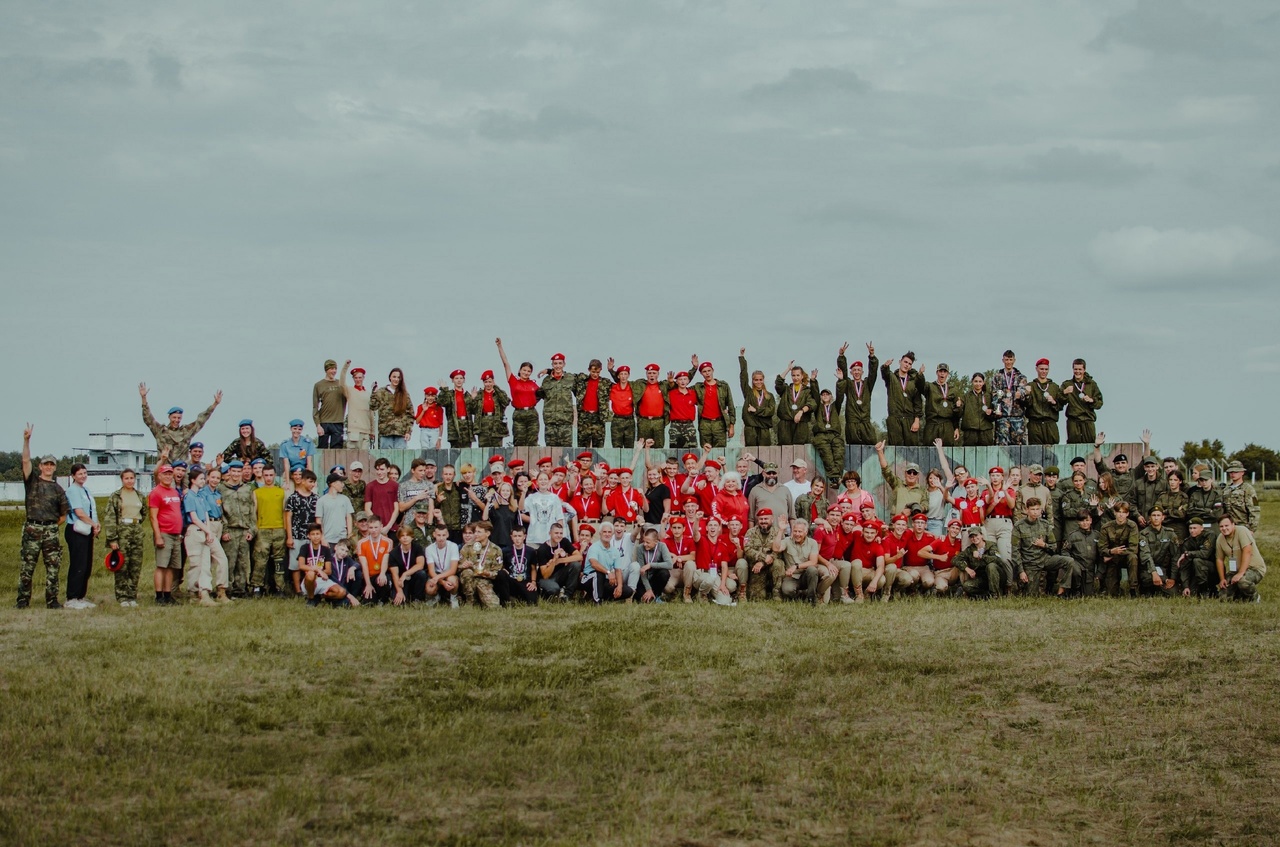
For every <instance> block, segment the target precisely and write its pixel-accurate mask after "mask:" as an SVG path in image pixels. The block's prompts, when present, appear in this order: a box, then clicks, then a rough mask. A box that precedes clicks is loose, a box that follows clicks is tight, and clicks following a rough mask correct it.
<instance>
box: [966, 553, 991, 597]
mask: <svg viewBox="0 0 1280 847" xmlns="http://www.w3.org/2000/svg"><path fill="white" fill-rule="evenodd" d="M984 561H985V564H984V565H983V566H982V567H980V568H974V570H973V572H974V573H975V574H977V576H972V577H971V576H969V574H967V573H965V572H964V571H963V570H962V571H960V590H961V591H963V592H964V596H966V597H975V598H984V597H999V596H1000V580H1001V576H1000V563H999V562H998V561H997V560H996V559H986V558H985V557H984Z"/></svg>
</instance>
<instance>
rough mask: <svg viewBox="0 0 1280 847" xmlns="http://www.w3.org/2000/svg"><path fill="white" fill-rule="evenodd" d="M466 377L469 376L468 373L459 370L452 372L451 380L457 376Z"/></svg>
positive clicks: (450, 374)
mask: <svg viewBox="0 0 1280 847" xmlns="http://www.w3.org/2000/svg"><path fill="white" fill-rule="evenodd" d="M466 375H467V372H466V371H464V370H462V369H461V368H459V369H458V370H456V371H450V373H449V379H453V378H454V377H455V376H466Z"/></svg>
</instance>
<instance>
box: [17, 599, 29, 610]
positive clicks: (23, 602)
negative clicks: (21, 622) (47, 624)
mask: <svg viewBox="0 0 1280 847" xmlns="http://www.w3.org/2000/svg"><path fill="white" fill-rule="evenodd" d="M14 608H16V609H30V608H31V601H30V600H19V601H18V605H17V606H15V607H14Z"/></svg>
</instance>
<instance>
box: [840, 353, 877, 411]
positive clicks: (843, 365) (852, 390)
mask: <svg viewBox="0 0 1280 847" xmlns="http://www.w3.org/2000/svg"><path fill="white" fill-rule="evenodd" d="M848 365H849V360H848V359H846V358H845V357H844V356H843V355H839V356H836V368H837V369H839V370H840V372H841V373H843V374H844V379H842V380H839V381H838V382H837V383H836V388H838V389H841V390H843V392H844V399H845V405H844V414H845V417H846V418H848V420H849V422H850V423H853V422H864V423H865V422H869V421H870V420H871V393H872V392H873V391H875V389H876V371H877V370H878V369H879V368H880V360H879V359H877V358H876V357H875V356H868V357H867V366H866V367H865V368H864V369H863V371H862V373H863V380H862V393H861V394H859V393H858V386H857V385H855V384H854V381H853V379H852V378H851V377H850V376H849V367H848ZM859 400H861V401H862V402H861V403H859V402H858V401H859Z"/></svg>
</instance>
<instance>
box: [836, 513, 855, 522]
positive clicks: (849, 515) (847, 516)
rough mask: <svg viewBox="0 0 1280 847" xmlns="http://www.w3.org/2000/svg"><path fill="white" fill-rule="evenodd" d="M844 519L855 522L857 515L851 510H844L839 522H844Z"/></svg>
mask: <svg viewBox="0 0 1280 847" xmlns="http://www.w3.org/2000/svg"><path fill="white" fill-rule="evenodd" d="M845 521H852V522H853V523H857V522H858V516H857V515H856V514H854V513H853V512H845V513H844V514H842V515H841V516H840V522H841V523H844V522H845Z"/></svg>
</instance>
